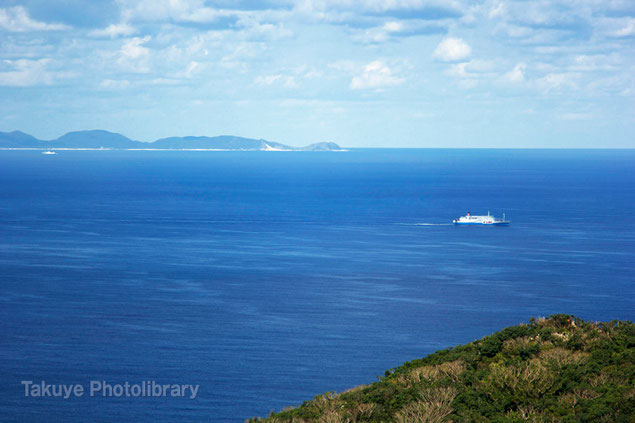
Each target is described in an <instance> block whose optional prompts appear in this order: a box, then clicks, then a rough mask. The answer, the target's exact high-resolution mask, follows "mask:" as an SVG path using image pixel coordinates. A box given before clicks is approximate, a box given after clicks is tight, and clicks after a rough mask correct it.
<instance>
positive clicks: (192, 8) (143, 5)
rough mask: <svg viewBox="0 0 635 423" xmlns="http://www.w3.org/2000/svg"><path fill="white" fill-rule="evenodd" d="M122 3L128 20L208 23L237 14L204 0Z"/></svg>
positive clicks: (141, 0) (128, 0) (160, 0)
mask: <svg viewBox="0 0 635 423" xmlns="http://www.w3.org/2000/svg"><path fill="white" fill-rule="evenodd" d="M120 3H121V4H122V6H123V7H122V9H123V13H122V15H123V17H124V19H125V20H126V21H127V20H142V21H163V20H173V21H175V22H195V23H206V22H213V21H215V20H216V19H218V18H220V17H224V16H230V15H234V14H236V12H234V11H227V10H222V9H214V8H211V7H208V6H206V5H205V2H204V1H203V0H120Z"/></svg>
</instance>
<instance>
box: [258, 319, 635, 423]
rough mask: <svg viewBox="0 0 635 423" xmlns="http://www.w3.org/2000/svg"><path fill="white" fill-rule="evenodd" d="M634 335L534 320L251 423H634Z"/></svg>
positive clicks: (613, 327)
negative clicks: (372, 381) (374, 379)
mask: <svg viewBox="0 0 635 423" xmlns="http://www.w3.org/2000/svg"><path fill="white" fill-rule="evenodd" d="M634 344H635V329H634V327H633V324H632V323H631V322H623V321H612V322H607V323H589V322H585V321H583V320H581V319H578V318H576V317H573V316H569V315H563V314H558V315H553V316H550V317H549V318H546V319H544V318H541V319H532V320H531V321H530V323H529V324H523V325H520V326H513V327H508V328H506V329H503V330H502V331H500V332H497V333H495V334H493V335H490V336H487V337H485V338H483V339H481V340H478V341H474V342H471V343H469V344H467V345H461V346H458V347H455V348H450V349H447V350H443V351H438V352H436V353H434V354H431V355H429V356H427V357H425V358H422V359H417V360H413V361H410V362H407V363H405V364H403V365H402V366H400V367H398V368H396V369H392V370H390V371H387V372H386V374H385V377H383V378H381V379H380V380H379V381H378V382H375V383H371V384H370V385H362V386H358V387H355V388H353V389H350V390H348V391H345V392H342V393H339V394H337V393H331V392H329V393H326V394H323V395H319V396H317V397H315V398H314V399H312V400H310V401H306V402H304V403H303V404H302V405H300V406H299V407H297V408H288V409H285V410H283V411H281V412H279V413H272V414H271V415H270V416H269V417H267V418H262V419H261V418H253V419H250V420H249V422H252V423H253V422H269V423H281V422H294V423H301V422H324V423H354V422H398V423H417V422H426V423H436V422H488V423H489V422H506V423H512V422H536V423H539V422H540V423H542V422H607V423H609V422H611V423H616V422H624V423H626V422H631V423H632V422H635V388H634V384H633V382H634V378H635V364H634V361H635V360H634V358H635V351H634Z"/></svg>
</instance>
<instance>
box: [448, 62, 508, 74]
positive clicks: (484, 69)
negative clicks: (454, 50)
mask: <svg viewBox="0 0 635 423" xmlns="http://www.w3.org/2000/svg"><path fill="white" fill-rule="evenodd" d="M495 67H496V66H495V63H494V62H492V61H489V60H470V61H469V62H461V63H455V64H453V65H452V66H450V69H449V70H448V73H449V74H450V75H453V76H458V77H460V78H470V77H478V76H483V75H487V74H491V73H493V71H494V70H495Z"/></svg>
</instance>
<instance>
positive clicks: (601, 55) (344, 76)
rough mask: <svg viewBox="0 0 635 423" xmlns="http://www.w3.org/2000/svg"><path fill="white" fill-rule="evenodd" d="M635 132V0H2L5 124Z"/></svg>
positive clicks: (549, 141) (343, 135) (543, 143)
mask: <svg viewBox="0 0 635 423" xmlns="http://www.w3.org/2000/svg"><path fill="white" fill-rule="evenodd" d="M84 129H105V130H109V131H112V132H119V133H122V134H124V135H126V136H128V137H130V138H132V139H135V140H139V141H153V140H155V139H157V138H162V137H168V136H185V135H207V136H215V135H222V134H225V135H238V136H245V137H251V138H264V139H267V140H270V141H277V142H281V143H285V144H289V145H294V146H302V145H307V144H310V143H313V142H320V141H332V142H336V143H338V144H340V145H342V146H345V147H416V148H419V147H422V148H423V147H458V148H472V147H476V148H480V147H487V148H489V147H496V148H499V147H504V148H528V147H529V148H545V147H546V148H635V1H633V0H553V1H545V0H509V1H506V0H483V1H465V0H445V1H440V0H435V1H424V0H359V1H351V0H302V1H290V0H289V1H287V0H270V1H249V0H236V1H229V0H218V1H206V0H55V1H50V0H23V1H13V0H0V131H12V130H21V131H24V132H27V133H30V134H32V135H34V136H36V137H38V138H41V139H54V138H57V137H59V136H61V135H63V134H64V133H66V132H68V131H75V130H84Z"/></svg>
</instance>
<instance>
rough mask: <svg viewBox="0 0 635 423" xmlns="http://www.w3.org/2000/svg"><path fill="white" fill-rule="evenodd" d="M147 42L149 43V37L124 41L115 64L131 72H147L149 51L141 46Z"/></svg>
mask: <svg viewBox="0 0 635 423" xmlns="http://www.w3.org/2000/svg"><path fill="white" fill-rule="evenodd" d="M148 41H150V36H149V35H147V36H145V37H143V38H140V37H134V38H130V39H128V40H126V41H124V43H123V45H122V46H121V49H120V50H119V59H118V60H117V63H118V64H119V65H120V66H121V67H122V68H124V69H126V70H128V71H131V72H138V73H147V72H149V71H150V69H149V66H148V60H149V58H150V49H149V48H147V47H144V46H143V44H145V43H147V42H148Z"/></svg>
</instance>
